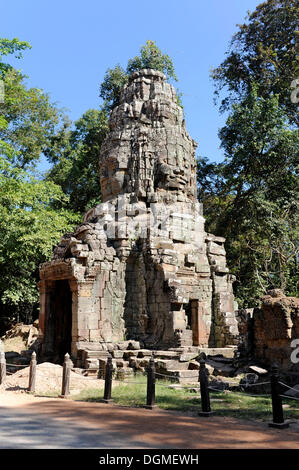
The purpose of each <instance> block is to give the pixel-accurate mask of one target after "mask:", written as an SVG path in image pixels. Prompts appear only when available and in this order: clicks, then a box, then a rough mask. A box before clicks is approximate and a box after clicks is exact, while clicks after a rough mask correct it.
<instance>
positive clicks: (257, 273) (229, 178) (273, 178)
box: [198, 85, 299, 306]
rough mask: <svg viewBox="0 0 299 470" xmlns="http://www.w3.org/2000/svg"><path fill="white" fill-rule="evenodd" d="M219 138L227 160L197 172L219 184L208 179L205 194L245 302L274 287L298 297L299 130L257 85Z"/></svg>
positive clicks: (236, 106) (276, 101)
mask: <svg viewBox="0 0 299 470" xmlns="http://www.w3.org/2000/svg"><path fill="white" fill-rule="evenodd" d="M220 138H221V142H222V147H223V149H224V151H225V155H226V159H225V161H224V163H223V164H219V165H214V166H213V165H212V166H210V167H208V166H207V163H206V162H203V163H201V166H203V169H200V168H201V166H199V172H198V180H199V184H200V183H201V181H200V178H202V180H203V182H204V183H205V182H206V180H207V179H208V181H210V180H213V178H214V180H215V179H216V180H217V179H218V180H217V181H218V182H219V184H218V187H217V188H213V187H212V188H211V187H207V185H206V184H204V188H203V189H202V190H201V192H200V198H201V200H203V202H205V200H206V201H208V209H209V210H208V214H207V218H208V220H207V222H208V226H210V227H211V226H212V228H213V229H214V230H215V231H216V233H217V234H218V235H222V236H225V237H226V239H227V243H226V248H227V255H228V261H229V265H230V268H231V270H232V272H233V273H234V274H235V275H236V276H237V283H236V294H237V297H238V299H239V301H240V304H241V305H243V306H252V305H254V304H256V302H257V301H258V298H259V297H260V295H262V294H264V293H265V292H266V290H267V289H268V288H270V287H280V288H282V289H284V290H285V291H286V293H288V294H290V295H296V293H297V289H298V281H299V278H298V273H297V275H295V272H296V263H297V256H298V179H297V176H296V173H297V171H298V159H297V154H298V145H299V133H298V131H297V130H294V129H292V128H291V127H290V126H289V124H288V118H287V116H286V115H285V114H284V112H283V110H282V109H281V107H280V106H279V99H278V96H274V95H273V96H271V97H270V98H261V97H260V96H259V93H258V87H257V86H255V85H253V86H252V89H251V91H250V92H249V93H248V95H247V96H246V97H245V98H244V99H243V100H242V101H241V102H240V103H238V104H237V103H235V104H234V105H233V106H232V112H231V114H230V116H229V117H228V119H227V123H226V125H225V126H224V127H223V128H222V129H221V131H220ZM204 170H206V175H205V173H204ZM215 214H217V215H218V218H217V219H216V222H215V218H214V215H215ZM210 227H209V228H210Z"/></svg>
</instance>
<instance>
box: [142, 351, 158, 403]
mask: <svg viewBox="0 0 299 470" xmlns="http://www.w3.org/2000/svg"><path fill="white" fill-rule="evenodd" d="M155 396H156V368H155V359H154V356H153V355H152V356H151V358H150V360H149V365H148V368H147V391H146V405H145V408H148V409H150V410H152V409H153V408H156V407H157V405H156V404H155Z"/></svg>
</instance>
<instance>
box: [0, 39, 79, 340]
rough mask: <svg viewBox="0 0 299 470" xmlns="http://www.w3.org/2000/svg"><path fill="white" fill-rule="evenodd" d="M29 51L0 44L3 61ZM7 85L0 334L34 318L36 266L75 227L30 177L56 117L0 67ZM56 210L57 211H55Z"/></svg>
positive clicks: (47, 185) (1, 127) (55, 190)
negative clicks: (9, 326) (4, 58)
mask: <svg viewBox="0 0 299 470" xmlns="http://www.w3.org/2000/svg"><path fill="white" fill-rule="evenodd" d="M28 47H30V46H29V45H28V43H25V42H21V41H19V40H17V39H13V40H11V41H10V40H8V39H0V53H1V55H2V56H6V55H8V54H14V55H15V56H16V57H20V56H21V51H22V50H24V49H25V48H28ZM0 74H1V80H3V81H4V84H5V95H4V103H1V104H0V231H1V241H0V330H2V331H3V330H4V329H5V328H6V327H7V326H8V324H9V323H10V322H12V321H14V320H17V321H19V320H20V321H31V320H32V316H33V315H36V313H37V305H38V304H37V300H38V289H37V280H38V265H39V264H40V263H41V262H43V261H45V260H47V259H49V258H50V256H51V252H52V247H53V245H56V243H57V241H58V240H59V238H60V236H61V235H62V234H63V233H64V232H65V231H67V230H70V229H71V228H72V227H73V225H74V224H75V223H76V222H77V221H78V215H77V214H75V213H74V212H72V211H69V210H67V209H66V208H65V205H66V203H67V196H66V195H65V194H64V193H63V192H62V189H61V188H60V187H59V186H58V185H56V184H55V183H53V182H51V181H44V180H42V179H41V178H40V177H38V175H37V174H35V173H36V172H35V171H34V166H35V164H36V162H37V161H38V160H39V158H40V155H41V152H42V151H43V149H44V147H45V146H46V145H47V144H48V142H49V137H50V136H51V135H52V133H53V131H54V128H55V124H56V123H57V121H58V116H59V112H58V111H57V110H56V108H55V107H54V106H53V105H51V103H50V101H49V98H48V96H47V95H46V94H45V93H44V92H42V91H41V90H38V89H30V88H29V89H28V88H27V87H26V85H25V83H24V76H23V75H22V74H21V73H20V72H18V71H16V70H15V69H14V68H13V67H12V66H11V65H10V64H7V63H5V64H4V63H3V62H1V61H0ZM57 206H59V207H60V210H59V211H57V210H56V209H55V207H57Z"/></svg>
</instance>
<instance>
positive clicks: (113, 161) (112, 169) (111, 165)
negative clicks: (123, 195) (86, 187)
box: [100, 157, 125, 201]
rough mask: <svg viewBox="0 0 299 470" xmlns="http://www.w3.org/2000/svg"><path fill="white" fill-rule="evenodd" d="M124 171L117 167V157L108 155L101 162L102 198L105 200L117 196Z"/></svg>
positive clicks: (122, 182) (121, 186)
mask: <svg viewBox="0 0 299 470" xmlns="http://www.w3.org/2000/svg"><path fill="white" fill-rule="evenodd" d="M124 177H125V171H124V170H123V169H120V168H119V162H118V159H117V158H115V157H110V158H108V159H107V160H105V161H104V162H103V164H102V165H101V168H100V181H101V190H102V199H103V201H106V200H107V199H110V198H111V197H113V196H117V194H119V193H120V192H121V190H122V189H123V185H124Z"/></svg>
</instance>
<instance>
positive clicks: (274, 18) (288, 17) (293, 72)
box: [212, 0, 299, 125]
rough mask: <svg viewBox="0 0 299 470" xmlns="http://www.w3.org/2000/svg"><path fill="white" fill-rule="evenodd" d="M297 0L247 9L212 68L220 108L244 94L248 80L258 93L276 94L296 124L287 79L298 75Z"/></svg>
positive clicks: (280, 0)
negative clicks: (221, 57)
mask: <svg viewBox="0 0 299 470" xmlns="http://www.w3.org/2000/svg"><path fill="white" fill-rule="evenodd" d="M298 17H299V4H298V1H297V0H268V1H266V2H263V3H261V4H260V5H258V6H257V7H256V9H255V11H254V12H253V13H251V14H250V13H248V16H247V18H246V19H247V20H248V21H247V22H246V23H244V24H241V25H238V26H239V30H238V31H237V33H236V34H235V35H234V36H233V38H232V41H231V46H230V49H229V51H228V54H227V58H226V59H225V60H224V61H223V62H222V63H221V64H220V65H219V66H218V67H216V68H215V69H214V70H213V71H212V78H213V79H214V82H215V85H216V95H217V96H219V95H220V92H221V91H226V93H225V96H224V98H223V99H222V101H221V110H229V109H230V107H231V104H232V102H234V101H237V102H238V101H239V100H240V99H242V98H244V97H245V96H246V94H247V93H248V92H249V91H250V88H251V83H252V82H255V83H258V84H259V94H260V96H263V97H264V98H265V97H270V96H271V94H272V93H274V94H276V95H278V97H279V98H278V99H279V105H280V106H281V107H282V109H283V110H284V112H285V113H286V115H287V117H288V119H289V120H290V122H292V123H296V124H297V125H298V108H297V105H296V104H295V103H292V102H291V99H290V94H291V88H290V85H291V82H292V80H294V79H296V78H298V77H299V59H298V57H299V56H298Z"/></svg>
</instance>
